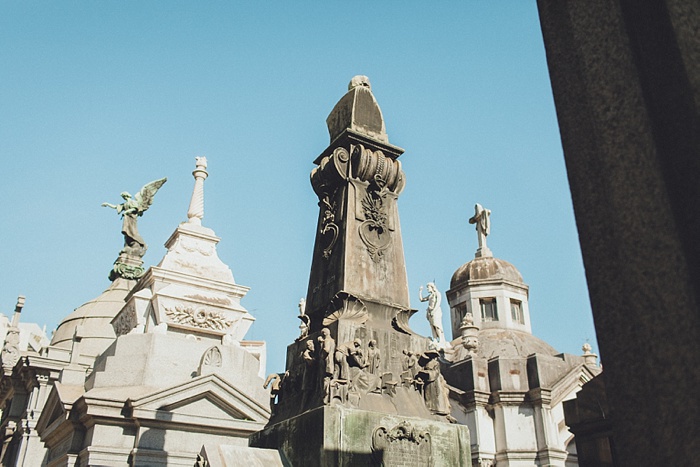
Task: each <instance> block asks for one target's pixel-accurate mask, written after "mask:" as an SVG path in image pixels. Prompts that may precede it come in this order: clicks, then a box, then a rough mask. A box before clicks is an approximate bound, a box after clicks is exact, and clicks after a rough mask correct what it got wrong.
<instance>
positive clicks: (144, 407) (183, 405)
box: [127, 374, 270, 425]
mask: <svg viewBox="0 0 700 467" xmlns="http://www.w3.org/2000/svg"><path fill="white" fill-rule="evenodd" d="M127 404H128V406H129V407H130V408H131V410H132V416H133V417H135V418H144V419H157V420H170V421H175V422H177V421H183V422H185V421H186V422H193V423H199V424H207V425H209V424H211V423H213V422H215V421H217V420H218V421H221V422H228V421H231V422H233V421H243V422H255V423H264V422H267V419H268V418H269V416H270V412H269V410H268V408H267V407H265V406H263V405H261V404H260V403H259V402H257V401H255V400H254V399H253V398H252V397H250V396H248V395H247V394H246V392H245V391H244V390H242V389H240V388H238V387H236V386H235V385H234V384H232V383H230V382H229V381H226V380H225V379H223V378H221V377H220V376H219V375H217V374H209V375H204V376H200V377H197V378H194V379H192V380H190V381H187V382H186V383H182V384H179V385H176V386H172V387H170V388H167V389H163V390H158V391H155V392H153V393H151V394H147V395H145V396H143V397H139V398H137V399H130V400H128V401H127Z"/></svg>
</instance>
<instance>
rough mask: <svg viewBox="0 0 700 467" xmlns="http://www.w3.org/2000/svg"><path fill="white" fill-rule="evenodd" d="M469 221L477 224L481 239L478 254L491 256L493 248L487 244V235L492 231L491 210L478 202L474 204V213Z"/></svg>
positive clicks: (479, 238) (479, 255) (478, 234)
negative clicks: (490, 248)
mask: <svg viewBox="0 0 700 467" xmlns="http://www.w3.org/2000/svg"><path fill="white" fill-rule="evenodd" d="M469 223H470V224H476V232H477V238H478V240H479V248H478V249H477V250H476V256H477V257H482V256H491V250H489V247H488V246H486V237H487V236H488V235H489V233H491V210H490V209H484V208H483V207H482V206H481V205H480V204H479V203H476V205H474V215H473V216H472V217H471V218H469Z"/></svg>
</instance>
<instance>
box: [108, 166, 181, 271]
mask: <svg viewBox="0 0 700 467" xmlns="http://www.w3.org/2000/svg"><path fill="white" fill-rule="evenodd" d="M167 180H168V179H167V178H161V179H160V180H154V181H152V182H151V183H147V184H146V185H144V186H143V188H141V191H139V192H138V193H136V195H135V196H134V197H133V198H132V196H131V195H130V194H129V193H128V192H126V191H124V192H122V194H121V197H122V198H124V202H123V203H121V204H111V203H102V206H103V207H108V208H112V209H116V210H117V214H121V216H122V219H123V221H122V234H123V235H124V249H123V250H122V252H123V253H126V254H129V255H132V256H138V257H143V255H144V254H146V242H145V241H144V240H143V238H141V235H139V230H138V227H137V225H136V221H137V220H138V218H139V217H140V216H142V215H143V213H144V212H146V210H148V208H149V207H150V206H151V204H153V197H154V196H155V194H156V192H157V191H158V189H159V188H160V187H161V186H163V184H164V183H165V182H166V181H167Z"/></svg>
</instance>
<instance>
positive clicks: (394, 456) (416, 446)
mask: <svg viewBox="0 0 700 467" xmlns="http://www.w3.org/2000/svg"><path fill="white" fill-rule="evenodd" d="M372 452H373V454H374V457H375V459H376V460H377V461H378V462H379V463H380V465H403V466H416V467H418V466H421V467H424V466H432V465H433V460H432V442H431V438H430V433H429V432H428V431H425V430H419V429H417V428H415V427H413V425H411V424H410V423H409V422H407V421H403V422H401V423H399V424H398V425H396V426H395V427H393V428H391V429H388V428H386V427H383V426H380V427H378V428H377V429H375V430H374V433H373V434H372Z"/></svg>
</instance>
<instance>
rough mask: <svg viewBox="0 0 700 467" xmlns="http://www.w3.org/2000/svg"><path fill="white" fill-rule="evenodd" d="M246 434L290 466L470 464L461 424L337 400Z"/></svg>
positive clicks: (465, 428) (463, 427)
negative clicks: (276, 452)
mask: <svg viewBox="0 0 700 467" xmlns="http://www.w3.org/2000/svg"><path fill="white" fill-rule="evenodd" d="M249 440H250V446H254V447H261V448H272V449H278V450H279V451H280V452H281V454H282V455H283V456H284V457H285V458H286V460H287V461H288V462H289V465H292V466H305V467H315V466H323V467H328V466H334V467H335V466H360V465H361V466H399V465H400V466H416V467H418V466H420V467H427V466H440V467H443V466H444V467H449V466H465V467H467V466H471V449H470V441H469V430H468V428H467V427H466V426H464V425H455V424H450V423H445V422H441V421H437V420H426V419H425V418H415V417H406V416H401V415H393V414H386V413H380V412H371V411H367V410H360V409H352V408H345V407H342V406H323V407H318V408H316V409H313V410H309V411H308V412H305V413H303V414H301V415H299V416H296V417H292V418H289V419H286V420H284V421H281V422H279V423H276V424H274V425H269V426H267V427H266V428H265V429H263V430H262V431H259V432H257V433H254V434H253V435H252V436H251V437H250V438H249Z"/></svg>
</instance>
